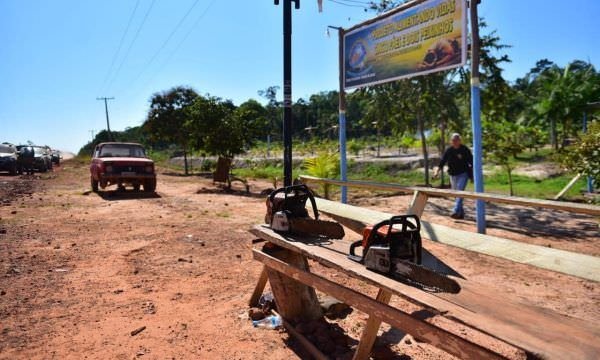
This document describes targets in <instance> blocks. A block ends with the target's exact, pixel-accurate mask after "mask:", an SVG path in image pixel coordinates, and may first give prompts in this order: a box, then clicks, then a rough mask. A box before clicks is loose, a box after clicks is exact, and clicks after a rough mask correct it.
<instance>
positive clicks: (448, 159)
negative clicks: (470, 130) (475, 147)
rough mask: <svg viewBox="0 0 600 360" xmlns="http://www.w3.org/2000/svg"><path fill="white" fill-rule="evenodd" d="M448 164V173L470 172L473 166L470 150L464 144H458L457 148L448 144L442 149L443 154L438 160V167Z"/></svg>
mask: <svg viewBox="0 0 600 360" xmlns="http://www.w3.org/2000/svg"><path fill="white" fill-rule="evenodd" d="M446 164H448V174H450V175H460V174H462V173H470V171H471V167H472V166H473V155H472V154H471V150H469V148H468V147H466V146H464V145H462V144H461V145H460V147H459V148H458V149H455V148H454V147H452V146H450V147H449V148H447V149H446V151H444V156H442V160H441V162H440V168H442V167H444V165H446Z"/></svg>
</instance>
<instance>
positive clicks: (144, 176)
mask: <svg viewBox="0 0 600 360" xmlns="http://www.w3.org/2000/svg"><path fill="white" fill-rule="evenodd" d="M90 177H91V184H92V190H93V191H94V192H97V191H98V186H100V187H101V188H102V189H105V188H106V187H107V186H109V185H117V186H118V187H119V189H121V190H122V189H125V186H127V185H129V186H133V188H134V190H136V191H137V190H140V186H142V185H143V186H144V191H145V192H154V191H156V173H155V171H154V161H152V160H151V159H149V158H148V157H147V156H146V151H145V150H144V147H143V146H142V145H140V144H136V143H122V142H107V143H101V144H98V145H97V146H96V149H95V150H94V155H93V157H92V164H91V166H90Z"/></svg>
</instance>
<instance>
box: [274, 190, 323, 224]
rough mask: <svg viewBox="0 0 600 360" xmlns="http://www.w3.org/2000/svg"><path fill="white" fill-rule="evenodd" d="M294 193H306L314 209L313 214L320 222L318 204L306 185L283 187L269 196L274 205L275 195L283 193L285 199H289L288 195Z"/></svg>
mask: <svg viewBox="0 0 600 360" xmlns="http://www.w3.org/2000/svg"><path fill="white" fill-rule="evenodd" d="M292 191H295V192H298V191H304V192H306V194H307V196H308V199H309V200H310V205H311V206H312V208H313V214H314V215H315V220H319V211H318V210H317V202H316V201H315V197H314V195H313V193H312V191H311V190H310V188H309V187H308V186H306V184H298V185H291V186H286V187H282V188H279V189H277V190H274V191H272V192H271V194H270V195H269V201H271V203H273V200H274V199H275V195H277V194H280V193H283V195H284V197H285V199H287V197H288V194H289V193H291V192H292Z"/></svg>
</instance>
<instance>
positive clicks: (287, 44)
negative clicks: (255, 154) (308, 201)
mask: <svg viewBox="0 0 600 360" xmlns="http://www.w3.org/2000/svg"><path fill="white" fill-rule="evenodd" d="M292 1H293V2H295V4H296V9H298V8H299V7H300V0H283V183H284V186H290V185H292ZM275 4H276V5H277V4H279V0H275Z"/></svg>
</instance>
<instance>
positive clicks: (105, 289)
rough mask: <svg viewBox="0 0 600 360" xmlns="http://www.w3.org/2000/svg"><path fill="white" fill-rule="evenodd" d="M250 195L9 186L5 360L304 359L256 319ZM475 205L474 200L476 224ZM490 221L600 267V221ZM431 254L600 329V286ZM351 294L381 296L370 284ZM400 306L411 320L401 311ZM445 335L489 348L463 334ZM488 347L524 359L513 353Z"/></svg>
mask: <svg viewBox="0 0 600 360" xmlns="http://www.w3.org/2000/svg"><path fill="white" fill-rule="evenodd" d="M251 185H252V187H251V190H252V193H253V195H251V196H243V195H241V193H225V192H224V191H223V190H221V189H218V188H216V187H215V186H213V185H212V182H211V181H209V180H207V179H203V178H199V177H181V176H175V175H167V174H160V175H159V181H158V192H157V194H154V195H146V194H143V193H133V192H129V193H116V192H106V193H104V194H102V195H97V194H94V193H91V192H90V191H89V177H88V174H87V165H86V164H79V163H77V162H75V161H67V162H65V163H64V164H63V166H62V167H61V168H59V169H57V170H56V171H55V172H54V173H49V174H44V175H42V176H33V177H17V178H12V177H6V176H0V205H2V206H0V331H1V336H0V358H1V359H88V358H89V359H98V358H102V359H136V358H140V359H166V358H169V359H190V358H199V359H291V358H306V357H307V355H306V354H305V353H304V352H303V350H302V348H301V347H300V346H299V345H298V344H297V343H296V342H295V341H294V340H293V339H291V338H289V336H288V335H287V334H286V333H285V332H283V331H271V330H261V329H255V328H253V327H252V325H251V323H250V322H249V321H248V319H247V316H246V314H247V300H248V298H249V295H250V293H251V292H252V290H253V288H254V285H255V282H256V279H257V278H258V275H259V273H260V270H261V266H260V264H259V263H257V262H255V261H253V260H252V258H251V252H250V249H251V240H252V239H253V237H252V236H251V235H250V234H249V233H248V232H247V229H248V228H250V226H251V225H253V224H256V223H260V222H262V219H263V212H264V200H263V196H261V195H259V193H260V191H261V190H263V189H265V188H268V187H269V186H270V185H269V184H268V183H267V182H260V181H255V182H251ZM352 195H353V196H352V198H351V199H352V202H353V203H354V204H357V205H362V206H368V207H374V208H377V209H381V210H389V211H394V212H402V210H403V209H405V208H406V205H407V204H408V201H409V197H408V196H372V195H368V194H365V193H352ZM471 206H472V204H471V203H470V202H467V209H468V210H469V213H471V214H472V208H471ZM450 208H451V201H449V200H444V199H434V200H433V201H432V202H431V203H430V204H429V205H428V207H427V208H426V214H427V215H426V216H425V218H427V219H428V220H430V221H433V222H437V223H445V224H453V226H456V227H459V228H465V229H473V228H474V223H473V219H472V218H471V217H468V218H467V219H466V220H464V221H457V222H455V221H450V220H449V219H448V218H447V215H448V214H449V209H450ZM489 210H490V213H491V215H490V216H489V220H490V221H489V225H490V227H491V229H490V231H489V233H490V234H493V235H499V236H505V237H508V238H512V239H515V240H518V241H524V242H528V243H535V244H540V245H544V246H552V247H556V248H561V249H566V250H571V251H577V252H583V253H588V254H592V255H596V256H598V255H600V243H599V242H598V240H599V239H600V237H599V234H598V222H597V219H594V218H591V217H588V216H572V215H567V214H562V213H559V212H553V211H542V210H540V211H534V210H531V209H523V208H516V207H505V206H502V207H500V206H490V207H489ZM430 246H431V248H430V250H431V251H432V252H433V253H434V254H436V255H437V256H439V257H441V258H443V259H444V261H445V262H447V263H448V265H450V266H452V267H453V268H455V269H457V270H459V271H460V272H461V274H462V275H463V276H465V277H466V278H467V279H468V280H469V281H474V282H480V283H485V284H486V286H488V287H491V288H494V289H497V290H498V294H499V296H505V297H508V298H511V299H516V300H518V301H521V302H524V303H528V304H533V305H537V306H541V307H545V308H549V309H553V310H555V311H557V312H559V313H562V314H566V315H569V316H573V317H578V318H582V319H586V320H588V321H590V322H598V321H600V306H599V304H600V288H598V284H596V283H594V282H590V281H585V280H581V279H577V278H573V277H569V276H566V275H561V274H557V273H553V272H550V271H545V270H541V269H537V268H534V267H530V266H526V265H521V264H515V263H511V262H509V261H505V260H501V259H496V258H492V257H489V256H485V255H479V254H474V253H471V252H467V251H464V250H461V249H456V248H450V247H447V246H443V245H439V244H430ZM317 270H319V271H323V272H326V273H327V274H328V276H329V277H335V276H336V274H335V273H334V272H332V271H329V272H328V271H327V270H326V269H322V268H319V269H317ZM347 281H349V280H347V279H346V280H344V282H347ZM352 285H353V286H357V287H361V288H363V289H364V290H365V291H367V292H368V293H370V294H373V295H374V294H375V289H371V288H369V287H368V286H366V285H361V284H352ZM393 304H394V305H395V306H398V307H400V308H403V309H412V308H414V305H412V304H408V303H406V302H404V301H402V300H399V299H394V301H393ZM365 319H366V315H365V314H362V313H360V312H358V311H354V312H353V313H352V314H350V315H349V316H348V317H346V318H345V319H344V320H341V321H338V322H337V325H339V326H340V327H341V328H342V329H343V330H344V331H345V332H346V333H347V335H348V336H349V340H348V344H349V345H350V347H351V346H355V345H356V341H357V339H358V338H359V337H360V334H361V331H362V328H361V322H362V321H364V320H365ZM447 327H448V328H449V329H452V331H455V332H457V333H459V334H463V335H464V336H473V337H479V338H481V339H482V340H481V341H482V342H484V343H485V342H486V341H489V342H490V343H493V340H489V339H487V340H486V339H485V336H482V335H477V334H476V332H473V331H472V330H469V329H465V327H464V326H459V325H456V324H451V323H449V324H447ZM141 328H143V330H142V331H141V332H139V333H138V334H136V335H132V331H135V330H139V329H141ZM382 335H383V336H382V338H381V339H380V341H379V342H378V344H377V347H376V351H375V353H374V358H378V359H390V358H395V359H446V358H449V355H447V354H445V353H444V352H441V351H440V350H437V349H435V348H433V347H431V346H429V345H427V344H424V343H420V342H417V341H415V340H414V339H412V338H411V337H410V335H405V334H403V333H401V332H399V331H396V330H393V329H390V328H389V327H383V328H382ZM492 345H493V346H494V347H496V348H497V349H499V351H501V352H503V353H505V354H506V355H508V356H510V357H513V358H520V357H521V354H519V353H518V352H516V351H514V349H511V348H510V347H503V346H502V345H498V344H495V345H494V344H492Z"/></svg>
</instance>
